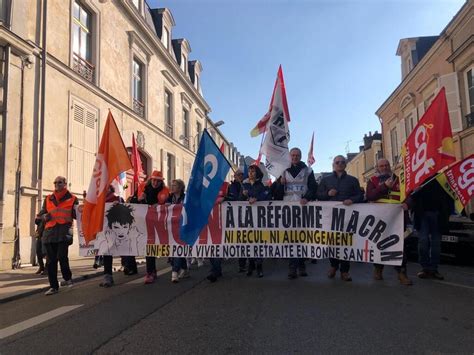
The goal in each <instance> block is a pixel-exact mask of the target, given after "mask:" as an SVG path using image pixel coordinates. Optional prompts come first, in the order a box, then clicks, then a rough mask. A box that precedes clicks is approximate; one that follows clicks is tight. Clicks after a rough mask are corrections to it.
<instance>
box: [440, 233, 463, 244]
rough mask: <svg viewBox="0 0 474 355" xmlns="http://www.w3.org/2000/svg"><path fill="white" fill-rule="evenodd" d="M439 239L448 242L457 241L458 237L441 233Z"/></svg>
mask: <svg viewBox="0 0 474 355" xmlns="http://www.w3.org/2000/svg"><path fill="white" fill-rule="evenodd" d="M441 240H442V241H443V242H448V243H457V242H458V241H459V238H458V237H456V236H455V235H443V236H442V237H441Z"/></svg>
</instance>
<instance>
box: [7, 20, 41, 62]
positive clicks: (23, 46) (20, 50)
mask: <svg viewBox="0 0 474 355" xmlns="http://www.w3.org/2000/svg"><path fill="white" fill-rule="evenodd" d="M7 44H9V45H11V48H12V51H13V52H14V53H15V54H18V55H20V56H27V55H39V53H40V50H39V49H38V48H37V47H36V46H35V45H33V44H31V43H30V42H27V41H25V40H24V39H22V38H21V37H19V36H18V35H17V34H16V33H14V32H12V31H10V30H9V29H8V28H6V27H5V26H3V25H0V45H1V46H5V45H7Z"/></svg>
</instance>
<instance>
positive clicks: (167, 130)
mask: <svg viewBox="0 0 474 355" xmlns="http://www.w3.org/2000/svg"><path fill="white" fill-rule="evenodd" d="M165 133H166V135H167V136H169V137H171V138H173V126H172V125H170V124H169V123H165Z"/></svg>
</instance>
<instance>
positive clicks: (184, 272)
mask: <svg viewBox="0 0 474 355" xmlns="http://www.w3.org/2000/svg"><path fill="white" fill-rule="evenodd" d="M178 278H180V279H187V278H189V270H184V269H181V270H180V271H179V274H178Z"/></svg>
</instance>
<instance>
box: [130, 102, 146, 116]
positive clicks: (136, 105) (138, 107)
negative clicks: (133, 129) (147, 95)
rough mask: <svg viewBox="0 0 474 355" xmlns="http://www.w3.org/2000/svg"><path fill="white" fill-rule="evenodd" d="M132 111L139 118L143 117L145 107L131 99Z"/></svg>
mask: <svg viewBox="0 0 474 355" xmlns="http://www.w3.org/2000/svg"><path fill="white" fill-rule="evenodd" d="M133 111H135V112H136V113H137V114H138V115H139V116H140V117H143V115H144V113H145V105H143V104H142V103H141V102H140V101H138V100H137V99H133Z"/></svg>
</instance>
